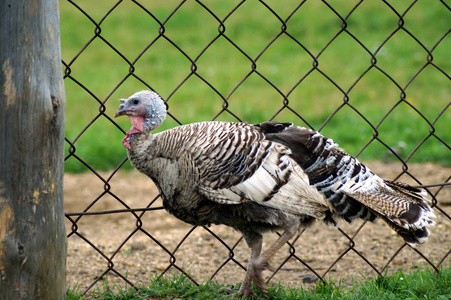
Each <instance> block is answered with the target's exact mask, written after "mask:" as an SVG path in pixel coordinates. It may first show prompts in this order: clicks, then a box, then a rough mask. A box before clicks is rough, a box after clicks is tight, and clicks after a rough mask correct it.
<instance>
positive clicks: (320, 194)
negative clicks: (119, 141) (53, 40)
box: [115, 91, 434, 297]
mask: <svg viewBox="0 0 451 300" xmlns="http://www.w3.org/2000/svg"><path fill="white" fill-rule="evenodd" d="M121 102H122V103H123V104H122V105H121V106H120V108H119V109H118V110H117V111H116V114H115V116H120V115H128V116H129V117H130V120H131V122H132V124H133V127H132V129H131V130H130V131H129V132H128V133H127V136H126V138H125V139H124V141H123V143H124V146H126V147H127V148H128V157H129V159H130V162H131V163H132V165H133V166H135V167H136V168H137V169H138V170H139V171H140V172H142V173H144V174H145V175H147V176H148V177H150V178H151V179H152V180H153V181H154V183H155V184H156V186H157V187H158V189H159V191H160V195H161V197H162V199H163V206H164V208H165V209H166V210H167V211H169V212H170V213H171V214H173V215H174V216H176V217H177V218H179V219H180V220H183V221H185V222H187V223H189V224H193V225H198V226H209V225H211V224H218V225H220V224H222V225H227V226H230V227H232V228H234V229H236V230H237V231H239V232H240V233H241V234H242V235H243V237H244V239H245V241H246V243H247V244H248V245H249V247H250V248H251V256H250V259H249V266H248V269H247V272H246V276H245V279H244V281H243V284H242V286H241V288H240V293H241V294H242V295H243V296H244V297H247V296H249V295H251V294H253V291H252V285H251V284H252V282H254V283H255V284H256V286H257V288H258V289H259V290H261V291H262V293H263V294H265V291H266V289H265V286H264V281H263V278H262V271H263V270H264V269H266V268H269V267H270V266H269V259H270V258H271V257H272V256H273V255H274V254H275V253H276V252H277V251H278V250H279V249H280V248H281V247H282V246H283V245H284V244H285V243H286V242H287V241H288V240H289V239H290V238H291V237H293V236H294V235H295V233H296V232H297V230H299V229H300V228H304V227H306V226H309V225H312V224H313V222H314V221H315V220H323V221H325V222H327V223H332V224H335V223H336V221H337V220H339V219H342V220H345V221H348V222H351V221H352V220H354V219H363V220H369V221H374V220H375V219H376V218H381V219H382V220H384V221H385V222H386V223H387V224H388V225H389V226H390V227H391V228H393V229H394V230H395V231H396V232H397V233H398V234H399V235H400V236H401V237H402V238H403V239H404V240H405V241H406V242H407V243H409V244H410V245H415V244H417V243H422V242H424V241H426V239H427V237H428V236H429V231H428V227H430V226H433V225H434V221H433V220H432V219H433V218H434V213H433V211H432V209H431V207H430V206H429V205H428V203H427V202H428V200H427V199H426V198H425V197H424V192H423V191H421V190H419V189H416V188H413V187H411V186H408V185H406V184H403V183H398V182H392V181H386V180H383V179H382V178H380V177H379V176H377V175H375V174H374V173H373V172H371V171H370V170H369V169H368V168H367V167H366V166H365V165H363V164H361V163H360V162H359V161H358V160H357V159H356V158H354V157H352V156H351V155H349V154H347V153H346V152H344V151H343V150H341V149H340V148H339V147H338V145H336V144H335V143H334V142H333V141H332V140H331V139H329V138H326V137H324V136H322V135H321V134H319V133H318V132H316V131H312V130H309V129H306V128H301V127H296V126H292V124H291V123H277V122H264V123H261V124H258V125H250V124H246V123H232V122H201V123H194V124H189V125H184V126H179V127H176V128H173V129H169V130H166V131H163V132H160V133H157V134H152V132H151V131H152V130H153V129H155V128H156V127H157V126H159V124H161V122H162V120H164V117H161V115H163V114H165V113H166V111H165V108H164V107H163V104H164V103H163V102H162V100H161V98H160V97H159V96H158V94H156V93H153V92H148V91H143V92H139V93H136V94H135V95H133V96H131V97H130V98H129V99H127V100H125V99H124V100H121ZM155 107H156V108H155ZM159 112H160V113H159ZM149 116H150V117H149ZM146 126H147V127H148V129H146ZM277 230H280V231H283V234H282V235H281V236H280V237H279V239H278V240H277V241H276V242H275V243H274V244H272V245H271V246H270V247H269V248H268V249H267V250H266V251H264V252H262V238H263V234H264V233H265V232H267V231H277Z"/></svg>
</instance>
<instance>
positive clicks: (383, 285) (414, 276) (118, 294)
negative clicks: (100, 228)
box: [67, 266, 451, 300]
mask: <svg viewBox="0 0 451 300" xmlns="http://www.w3.org/2000/svg"><path fill="white" fill-rule="evenodd" d="M348 281H349V282H334V281H329V282H326V283H320V284H318V286H317V287H316V288H312V289H306V288H302V287H300V288H291V287H285V286H283V285H280V284H276V285H273V286H271V287H269V289H268V298H269V299H281V300H282V299H287V300H290V299H337V300H338V299H350V300H358V299H361V300H368V299H375V300H376V299H409V300H413V299H438V300H445V299H450V297H451V267H450V266H448V267H447V268H443V269H442V270H441V271H440V272H439V273H438V274H436V273H434V272H433V271H432V270H428V269H420V270H417V271H415V272H413V273H408V274H405V273H403V272H401V271H399V272H396V273H395V274H393V275H390V276H389V275H385V276H380V277H378V278H375V279H368V280H365V281H356V280H352V279H349V280H348ZM238 289H239V285H233V286H221V285H220V284H218V283H216V282H208V283H204V284H201V285H200V286H196V285H194V284H193V283H192V282H191V281H190V280H189V279H188V278H187V277H185V276H183V275H177V276H173V277H157V278H155V279H152V280H150V282H149V283H148V284H145V285H142V286H140V287H139V288H138V290H135V289H133V288H123V287H120V286H117V285H115V286H110V285H109V283H108V280H105V281H104V283H103V286H102V287H101V288H97V290H95V291H93V292H90V293H88V294H87V295H85V296H81V293H80V292H79V291H78V289H76V288H73V289H68V294H67V299H68V300H75V299H76V300H81V299H91V298H94V299H105V300H109V299H117V300H118V299H123V300H126V299H173V298H176V299H179V298H181V299H230V296H229V294H227V292H226V290H233V291H237V290H238ZM256 292H257V291H256ZM259 296H261V295H260V294H259ZM236 298H237V297H236Z"/></svg>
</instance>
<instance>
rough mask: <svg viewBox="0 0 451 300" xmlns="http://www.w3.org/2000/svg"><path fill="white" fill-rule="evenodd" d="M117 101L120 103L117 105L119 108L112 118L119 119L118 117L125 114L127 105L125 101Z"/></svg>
mask: <svg viewBox="0 0 451 300" xmlns="http://www.w3.org/2000/svg"><path fill="white" fill-rule="evenodd" d="M119 101H120V102H121V103H122V104H121V105H119V108H118V109H117V110H116V111H115V112H114V117H115V118H117V117H120V116H124V115H126V114H127V112H128V109H127V107H128V106H127V105H126V104H125V101H126V99H119Z"/></svg>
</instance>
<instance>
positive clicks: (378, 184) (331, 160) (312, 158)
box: [259, 122, 435, 245]
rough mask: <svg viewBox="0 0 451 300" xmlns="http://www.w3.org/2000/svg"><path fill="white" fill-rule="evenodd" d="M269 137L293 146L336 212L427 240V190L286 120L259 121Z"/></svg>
mask: <svg viewBox="0 0 451 300" xmlns="http://www.w3.org/2000/svg"><path fill="white" fill-rule="evenodd" d="M259 127H261V128H262V130H263V133H264V134H265V137H266V138H267V139H268V140H271V141H274V142H277V143H281V144H283V145H285V146H287V147H288V148H290V150H291V151H292V155H291V157H292V159H293V160H294V161H295V162H296V163H298V164H299V166H300V167H301V168H302V169H303V170H304V172H305V173H306V174H307V176H308V177H309V181H310V184H311V185H312V186H315V187H316V188H317V190H318V191H319V192H321V193H323V194H324V196H325V197H326V199H327V200H328V201H329V203H330V205H331V211H332V213H333V215H334V216H335V215H338V216H339V217H342V218H344V219H345V220H352V219H355V218H366V219H369V220H372V219H374V217H375V215H377V216H379V217H380V218H382V219H383V220H385V221H386V222H387V223H388V225H389V226H390V227H392V228H393V229H394V230H395V231H396V232H397V233H398V234H399V235H400V236H401V237H402V238H404V240H405V241H406V242H407V243H409V244H412V245H413V244H418V243H423V242H425V241H426V239H427V237H428V236H429V230H428V227H431V226H434V225H435V222H434V221H433V218H435V215H434V212H433V211H432V208H431V207H430V206H429V204H428V203H430V201H429V200H428V199H427V198H426V197H425V196H426V193H425V192H424V191H423V190H420V189H417V188H414V187H411V186H409V185H407V184H404V183H400V182H393V181H385V180H383V179H382V178H380V177H379V176H377V175H376V174H374V173H373V172H371V170H369V169H368V168H367V167H366V166H365V165H363V164H361V163H360V162H359V161H358V160H357V159H356V158H355V157H352V156H351V155H349V154H347V153H346V152H344V151H343V150H342V149H340V148H339V147H338V145H337V144H335V143H334V142H333V140H331V139H328V138H326V137H324V136H322V135H321V134H320V133H318V132H315V131H312V130H309V129H306V128H300V127H293V126H290V124H288V123H283V124H278V123H275V122H266V123H263V124H260V125H259Z"/></svg>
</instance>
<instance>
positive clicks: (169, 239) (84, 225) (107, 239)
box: [64, 162, 451, 291]
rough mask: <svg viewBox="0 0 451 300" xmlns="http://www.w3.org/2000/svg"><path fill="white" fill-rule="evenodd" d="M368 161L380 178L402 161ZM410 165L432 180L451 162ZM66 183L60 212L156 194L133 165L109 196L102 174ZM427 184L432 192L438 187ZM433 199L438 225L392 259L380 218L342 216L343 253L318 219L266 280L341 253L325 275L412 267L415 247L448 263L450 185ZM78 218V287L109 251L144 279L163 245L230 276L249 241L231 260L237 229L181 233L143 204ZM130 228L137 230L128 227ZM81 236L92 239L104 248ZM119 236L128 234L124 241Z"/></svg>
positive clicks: (157, 264) (389, 235) (181, 259)
mask: <svg viewBox="0 0 451 300" xmlns="http://www.w3.org/2000/svg"><path fill="white" fill-rule="evenodd" d="M367 165H368V166H369V167H370V168H371V169H372V170H373V172H375V173H377V174H379V175H380V176H382V177H383V178H386V179H394V178H395V177H396V176H397V175H398V174H400V173H401V171H402V165H401V164H397V163H382V162H370V163H367ZM408 173H409V174H410V175H409V174H404V175H403V176H402V177H401V178H400V179H399V180H400V181H404V182H407V183H409V184H413V185H417V184H418V183H417V182H415V180H414V179H412V176H413V177H415V178H417V179H418V180H419V181H421V183H422V184H434V183H442V182H445V181H446V180H448V178H449V176H450V175H451V168H445V167H441V166H438V165H435V164H429V163H428V164H414V165H409V169H408ZM101 176H103V178H104V179H107V178H108V177H109V176H110V174H109V173H101ZM64 184H65V188H64V189H65V211H66V213H74V212H81V211H83V210H85V209H86V208H87V207H88V206H89V205H91V204H92V203H93V201H95V200H96V199H97V201H95V203H94V204H93V205H92V207H91V208H90V209H89V210H88V211H90V212H94V211H106V210H117V209H124V208H125V207H124V205H123V204H121V203H120V202H119V201H118V199H117V198H119V199H121V200H122V201H123V202H124V203H125V204H126V205H128V206H129V207H131V208H143V207H146V206H147V205H148V204H149V203H150V202H151V201H152V200H153V199H154V198H155V197H156V196H157V194H158V192H157V189H156V188H155V186H154V184H153V183H152V182H151V180H150V179H148V178H147V177H145V176H143V175H142V174H139V173H138V172H136V171H132V172H119V173H117V174H115V175H114V176H113V178H112V179H111V181H109V185H110V189H109V191H110V192H111V193H112V194H113V195H114V196H113V195H111V194H109V193H105V188H106V189H107V190H108V186H107V187H105V184H104V182H103V181H102V180H100V179H99V178H98V177H97V176H95V175H94V174H92V173H85V174H66V175H65V179H64ZM429 190H430V191H431V192H432V193H433V194H435V193H436V191H438V190H439V188H430V189H429ZM116 197H117V198H116ZM437 201H438V209H435V212H436V215H437V219H436V222H437V226H436V227H435V228H433V229H432V235H431V237H430V238H429V241H428V242H427V243H426V244H423V245H419V246H418V247H417V248H416V250H413V249H411V248H410V247H408V246H406V247H404V248H402V249H401V251H400V252H399V253H398V254H397V255H396V256H395V257H394V259H392V257H393V256H394V255H395V254H396V252H397V251H398V250H399V249H400V247H402V246H403V244H404V243H403V241H402V239H401V238H400V237H398V236H397V235H396V234H395V233H394V232H393V231H392V230H391V229H390V228H388V226H386V225H385V224H384V223H383V222H382V221H377V222H376V223H374V224H372V223H368V224H365V225H364V226H363V228H362V229H361V230H360V231H359V232H358V234H357V235H356V236H355V237H354V235H355V233H356V231H357V230H358V229H359V227H360V226H361V225H362V223H361V222H355V223H353V224H351V225H349V224H345V223H341V224H340V229H341V230H342V231H344V232H345V233H346V234H347V235H348V236H349V237H351V238H353V241H354V243H355V244H354V247H353V249H351V250H349V251H348V252H346V253H345V254H344V255H343V253H344V252H345V251H346V250H347V249H349V245H350V242H349V239H348V238H347V237H346V236H345V235H343V234H342V233H341V232H340V231H339V230H338V229H337V228H334V227H327V226H325V225H324V224H322V223H321V222H317V223H316V224H315V225H314V226H312V227H311V228H309V229H307V230H306V231H305V232H304V233H303V234H302V235H301V236H300V237H299V238H298V239H296V240H295V241H294V242H293V248H290V247H289V246H288V245H287V246H285V247H284V248H283V249H282V250H281V251H280V252H279V253H278V254H277V255H276V257H274V258H273V260H272V264H273V266H274V267H276V268H278V267H279V266H280V265H281V264H283V263H284V261H285V259H286V258H287V257H289V255H290V251H291V252H293V251H294V253H295V255H296V257H297V258H296V257H291V258H290V259H289V260H288V261H287V262H286V263H284V264H283V266H282V267H281V268H280V270H279V271H278V272H277V273H276V274H275V275H274V277H273V278H272V279H271V282H272V283H277V282H282V283H283V284H284V285H290V286H299V285H301V284H306V283H304V282H308V281H309V280H308V278H310V277H309V276H310V275H311V274H312V271H311V270H309V269H308V268H307V267H306V265H305V264H307V265H308V266H309V267H311V268H312V269H314V270H315V271H316V272H318V274H319V275H321V276H322V275H323V274H324V272H326V270H327V269H328V268H329V267H330V266H331V265H332V264H333V263H334V262H335V261H336V260H337V259H338V258H339V257H340V256H341V255H343V257H342V258H341V259H340V260H339V261H338V263H336V264H335V265H333V266H332V268H331V270H330V271H329V272H328V273H327V275H326V278H329V277H334V278H342V279H343V278H349V277H350V276H357V277H358V278H362V277H360V276H365V277H371V276H375V275H377V273H376V272H375V271H374V269H373V268H372V267H371V266H370V265H369V264H368V263H367V262H366V261H365V259H366V260H367V261H369V262H370V263H371V264H372V265H373V266H374V267H375V268H376V269H377V270H379V271H381V270H382V269H383V268H384V266H386V265H387V263H388V262H389V261H390V260H391V259H392V260H391V262H390V264H389V272H393V271H395V270H397V269H403V270H404V271H409V270H411V269H412V268H418V267H419V266H425V265H427V262H426V260H425V259H424V258H422V256H421V255H420V254H419V253H418V252H420V253H421V254H422V255H424V256H425V257H426V258H427V259H429V260H430V261H432V262H433V263H434V264H435V265H437V264H438V263H439V262H440V261H442V260H443V259H444V260H445V264H446V265H447V264H448V262H449V259H450V257H449V251H450V250H451V220H450V219H449V216H450V215H451V187H450V186H446V187H444V188H442V189H441V190H440V192H439V193H438V195H437ZM160 206H161V202H160V200H159V199H158V200H157V201H156V202H155V203H154V204H152V206H151V207H160ZM72 218H75V217H72ZM66 224H67V232H68V233H70V232H71V231H72V229H71V228H72V227H73V226H72V224H71V223H70V222H69V221H67V222H66ZM77 226H78V228H77V229H76V231H77V232H78V233H79V234H80V235H81V236H82V237H83V238H80V237H78V236H77V235H75V234H73V235H71V236H70V237H69V239H68V257H67V283H68V285H69V286H70V287H74V286H75V285H78V287H79V288H80V289H81V290H82V291H83V290H84V289H86V288H87V287H88V286H89V285H91V284H92V283H93V282H94V281H95V280H96V278H98V277H99V276H101V275H102V274H103V273H104V272H105V271H106V270H108V260H107V259H106V258H110V259H112V262H113V264H114V266H113V268H114V270H116V271H117V272H119V273H120V274H122V275H123V276H125V277H127V278H128V279H129V280H130V281H131V282H133V283H134V284H136V283H138V284H139V283H140V282H143V283H146V282H147V281H148V279H149V278H153V277H154V276H156V275H159V274H161V273H162V272H163V271H164V270H166V268H167V267H168V266H170V264H171V261H173V259H174V258H173V257H171V254H169V253H168V252H167V251H169V252H174V251H175V250H177V251H176V252H175V255H174V257H175V259H176V260H175V265H176V266H177V267H180V268H183V269H184V270H185V271H187V272H188V273H189V274H190V275H191V276H192V278H193V279H195V280H196V281H197V282H204V281H206V280H208V279H210V277H211V276H212V275H213V274H214V273H215V271H216V270H217V269H218V268H219V267H220V266H221V265H222V264H224V263H225V262H227V263H226V264H225V265H224V266H223V267H222V268H221V269H220V270H219V271H218V272H217V274H216V275H215V276H214V278H213V280H215V281H218V282H220V283H225V284H235V283H239V282H240V281H241V280H242V279H243V277H244V273H245V271H244V269H243V268H241V267H240V266H239V265H238V264H241V265H242V266H244V267H245V266H246V265H247V260H248V256H249V249H248V248H247V246H246V245H245V243H244V241H241V242H239V244H238V246H237V247H236V248H235V249H234V251H233V260H231V259H230V258H231V252H230V251H229V250H228V248H227V247H226V246H225V245H224V244H226V245H228V247H233V245H235V243H236V242H237V241H238V240H239V238H240V235H239V234H238V233H237V232H235V231H234V230H232V229H230V228H227V227H225V226H213V227H211V228H210V230H211V231H213V232H214V233H215V234H216V235H217V236H218V237H219V238H220V239H221V240H222V241H223V242H221V241H219V240H218V239H217V238H216V237H214V236H213V235H212V234H210V233H209V232H208V231H207V230H205V229H203V228H196V229H195V230H194V231H193V232H191V233H190V234H189V235H188V236H187V237H186V235H187V234H188V233H189V232H190V231H191V230H192V226H190V225H187V224H185V223H183V222H181V221H179V220H177V219H176V218H175V217H173V216H171V215H169V214H168V213H167V212H166V211H164V210H154V211H148V212H146V213H145V214H144V216H143V217H142V218H141V219H140V220H137V218H136V217H135V216H134V215H133V214H131V213H130V212H127V213H115V214H106V215H93V216H83V217H82V218H81V219H80V220H79V221H78V222H77ZM137 226H138V227H139V226H140V228H142V229H143V230H144V231H145V232H146V233H147V234H148V235H147V234H145V233H144V232H142V231H140V230H137ZM136 230H137V231H136ZM134 231H136V232H135V233H134V234H133V235H131V234H132V233H133V232H134ZM185 238H186V239H185ZM276 238H277V235H276V234H267V235H266V236H265V244H264V246H263V247H264V249H265V248H266V247H268V245H270V243H272V242H273V241H274V240H275V239H276ZM85 239H86V240H88V241H89V243H92V245H94V246H95V247H97V248H98V249H99V250H100V251H101V252H102V253H103V255H104V256H103V255H102V253H99V252H98V251H96V250H95V249H94V248H93V247H92V246H91V245H90V244H89V243H88V242H87V241H86V240H85ZM183 239H185V240H184V242H183V243H182V244H181V245H180V246H178V245H179V243H180V241H182V240H183ZM124 241H126V242H125V244H124ZM223 243H224V244H223ZM162 246H163V247H164V248H166V249H167V251H166V250H165V249H164V248H163V247H162ZM118 249H119V250H118ZM417 251H418V252H417ZM362 257H364V258H365V259H363V258H362ZM298 258H299V259H300V260H302V262H301V261H300V260H299V259H298ZM304 263H305V264H304ZM172 271H174V272H178V271H177V270H176V268H174V267H171V269H170V272H172ZM265 274H266V275H267V276H268V278H269V276H271V275H272V272H270V271H267V272H266V273H265ZM108 280H109V281H110V282H118V283H119V282H122V283H123V282H124V281H123V280H122V279H120V277H119V276H117V275H116V274H115V273H114V272H109V273H108ZM122 285H123V284H122Z"/></svg>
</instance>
